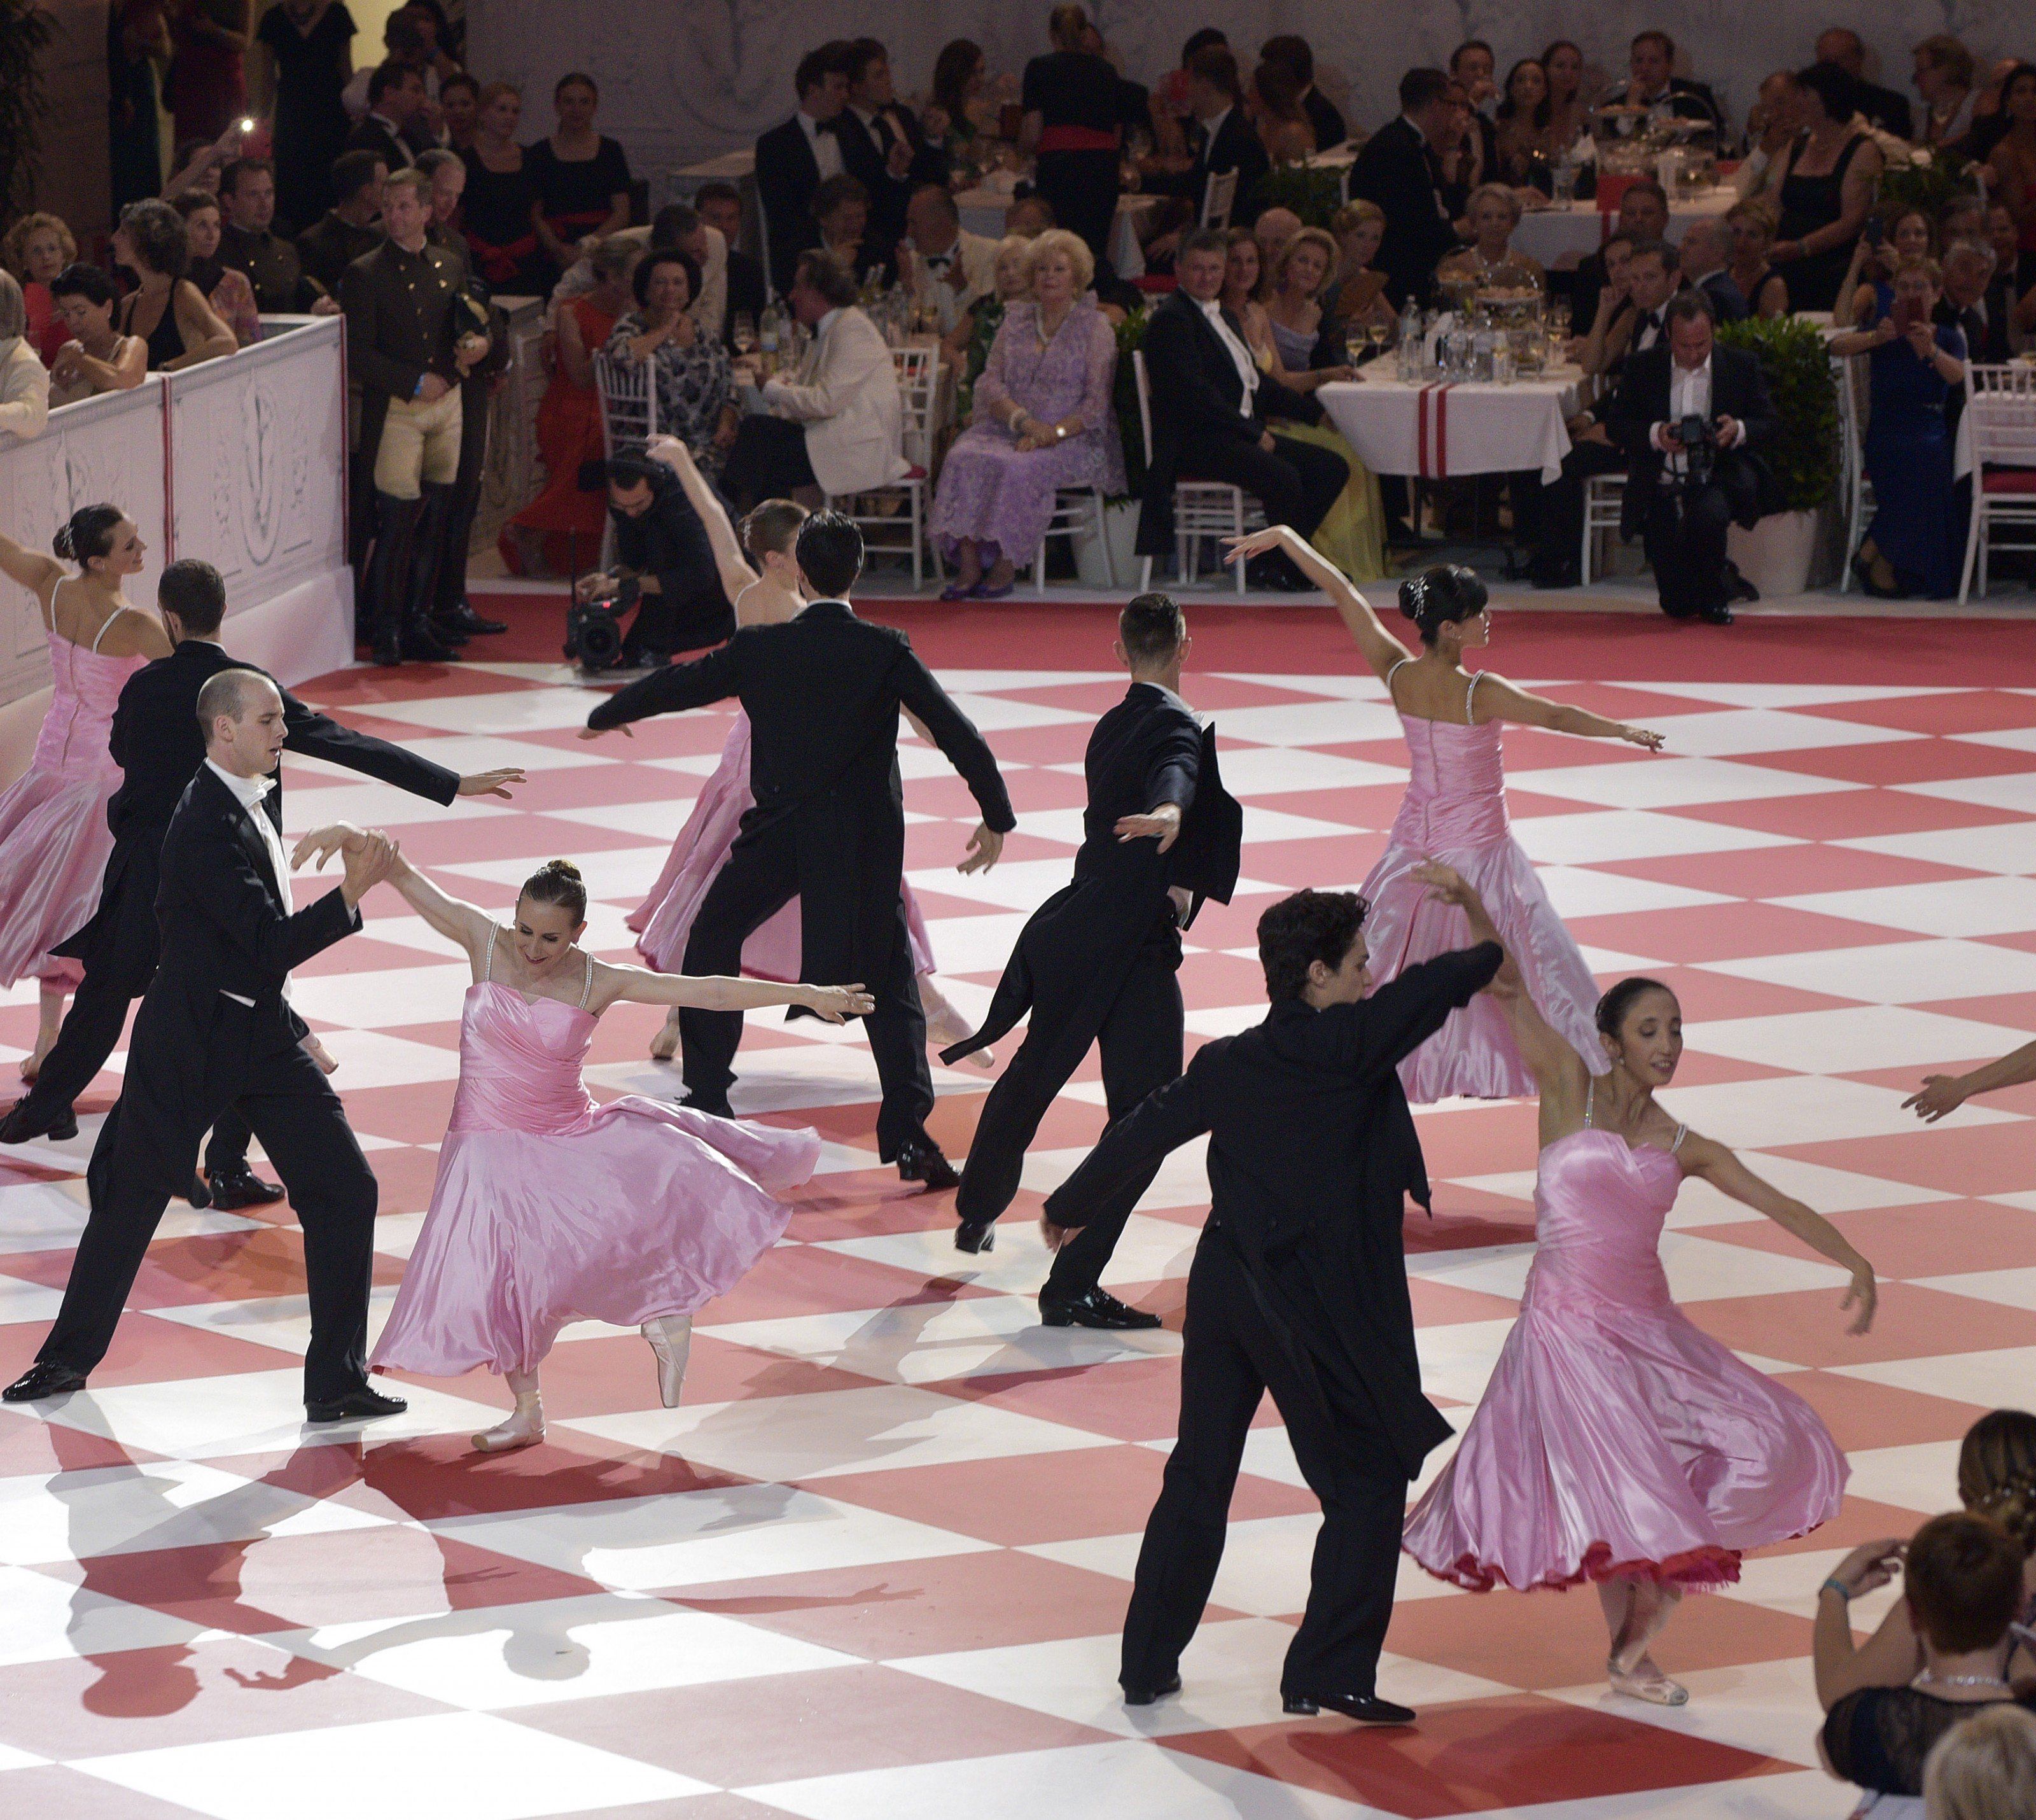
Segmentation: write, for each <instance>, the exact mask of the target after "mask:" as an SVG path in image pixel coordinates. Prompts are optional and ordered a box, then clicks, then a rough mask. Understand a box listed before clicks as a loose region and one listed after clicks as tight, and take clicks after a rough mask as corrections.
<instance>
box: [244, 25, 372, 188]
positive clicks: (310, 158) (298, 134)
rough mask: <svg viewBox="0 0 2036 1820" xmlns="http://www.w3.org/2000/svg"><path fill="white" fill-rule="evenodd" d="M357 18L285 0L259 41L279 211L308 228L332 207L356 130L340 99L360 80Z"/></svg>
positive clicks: (263, 27) (258, 34)
mask: <svg viewBox="0 0 2036 1820" xmlns="http://www.w3.org/2000/svg"><path fill="white" fill-rule="evenodd" d="M353 32H354V25H353V15H352V14H351V13H349V12H348V11H347V9H346V8H345V6H343V5H342V4H341V0H278V3H277V5H275V6H271V7H270V9H269V10H268V11H267V12H266V13H264V14H263V15H262V24H261V26H260V28H259V29H258V30H257V31H256V32H255V43H256V44H257V45H258V47H260V49H261V51H262V59H261V62H262V78H263V79H262V94H263V96H265V97H266V102H267V107H268V111H269V115H270V118H271V119H273V120H274V122H275V123H276V127H275V136H276V149H275V158H276V207H277V213H279V214H280V215H281V216H282V217H283V219H284V220H285V221H288V223H289V224H290V225H292V227H295V228H308V227H310V226H311V225H312V224H313V223H314V222H315V221H318V220H319V219H320V218H321V217H322V216H323V215H324V213H325V212H326V210H328V209H329V208H330V207H331V206H332V205H333V202H334V197H333V193H332V161H333V160H334V159H335V158H337V157H338V156H339V155H340V153H342V152H343V151H345V149H346V139H347V134H348V133H349V131H350V130H352V125H353V123H351V122H350V121H349V119H347V117H346V109H345V107H344V106H343V105H342V104H341V101H340V93H341V90H342V89H345V86H346V81H347V78H348V77H349V76H351V75H352V74H353Z"/></svg>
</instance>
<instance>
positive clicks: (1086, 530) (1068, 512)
mask: <svg viewBox="0 0 2036 1820" xmlns="http://www.w3.org/2000/svg"><path fill="white" fill-rule="evenodd" d="M1109 524H1110V521H1109V519H1107V518H1106V517H1105V516H1104V515H1103V489H1102V488H1101V487H1098V486H1064V487H1061V488H1058V489H1056V490H1055V492H1054V510H1053V515H1052V516H1050V518H1049V519H1047V520H1046V529H1045V530H1044V531H1041V532H1040V533H1039V550H1038V552H1037V553H1036V554H1035V555H1034V557H1033V558H1032V591H1033V592H1034V593H1035V594H1040V595H1043V594H1044V593H1045V592H1046V539H1047V538H1050V537H1064V538H1067V539H1068V541H1069V542H1070V543H1073V542H1079V541H1080V539H1081V538H1085V537H1093V538H1095V540H1096V542H1098V544H1099V545H1100V546H1101V547H1102V549H1103V581H1104V583H1105V584H1106V585H1107V587H1109V588H1110V591H1111V592H1113V593H1114V592H1115V591H1116V588H1117V561H1116V559H1115V558H1114V557H1112V556H1111V555H1110V534H1109Z"/></svg>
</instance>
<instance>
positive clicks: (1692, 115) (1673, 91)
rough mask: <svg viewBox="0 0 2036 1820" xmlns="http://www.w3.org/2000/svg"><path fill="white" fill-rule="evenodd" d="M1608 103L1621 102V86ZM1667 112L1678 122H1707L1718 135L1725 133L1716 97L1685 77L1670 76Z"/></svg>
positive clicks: (1622, 89)
mask: <svg viewBox="0 0 2036 1820" xmlns="http://www.w3.org/2000/svg"><path fill="white" fill-rule="evenodd" d="M1605 99H1606V100H1608V101H1612V102H1623V101H1624V100H1625V99H1626V89H1625V87H1624V85H1623V84H1622V85H1620V86H1619V88H1617V89H1614V90H1613V91H1612V93H1611V94H1610V95H1608V96H1606V97H1605ZM1666 99H1667V102H1668V111H1669V112H1670V113H1671V114H1672V115H1675V117H1676V119H1679V120H1708V121H1710V123H1711V124H1712V125H1713V126H1715V127H1717V130H1718V131H1719V132H1720V133H1723V132H1724V131H1725V110H1724V109H1723V108H1721V107H1720V106H1719V105H1718V103H1717V96H1715V95H1714V94H1713V93H1711V91H1710V85H1708V84H1706V83H1703V82H1699V81H1695V80H1693V79H1692V78H1691V77H1687V76H1671V77H1669V78H1668V93H1667V96H1666Z"/></svg>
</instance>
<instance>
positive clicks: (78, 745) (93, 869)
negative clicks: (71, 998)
mask: <svg viewBox="0 0 2036 1820" xmlns="http://www.w3.org/2000/svg"><path fill="white" fill-rule="evenodd" d="M49 640H50V674H51V681H52V687H51V694H50V705H49V709H48V712H47V713H45V714H44V715H43V730H42V731H41V733H40V734H38V735H37V736H36V753H35V756H34V757H32V758H31V759H30V760H29V761H28V769H27V770H26V771H25V772H22V774H21V776H20V777H19V778H18V779H17V780H16V782H15V784H14V785H13V788H11V789H10V790H9V791H7V793H6V795H4V796H0V986H11V985H13V984H14V982H15V981H16V980H20V979H22V978H24V977H25V976H28V974H31V973H32V974H35V975H36V976H38V977H40V978H41V979H43V980H47V981H48V982H50V983H51V984H55V985H62V986H64V987H74V986H75V985H76V984H77V983H78V981H79V980H81V978H83V977H84V970H83V969H81V968H80V967H79V965H78V964H77V962H76V961H66V960H62V959H59V958H58V957H57V956H55V955H54V954H52V953H50V950H51V948H53V947H54V946H55V945H56V944H57V943H58V942H61V941H62V940H63V939H64V938H66V936H69V935H76V934H77V931H79V930H81V929H82V928H83V927H85V924H86V923H89V922H90V921H91V920H92V912H94V911H95V910H96V909H97V908H99V887H100V882H101V880H102V879H103V878H104V874H105V871H106V858H107V855H108V854H109V853H111V851H113V836H112V835H111V833H110V832H108V830H107V826H106V799H107V798H108V797H109V796H111V795H112V794H113V792H114V791H115V788H116V787H118V786H119V782H120V767H119V765H115V763H114V762H113V755H112V753H111V752H109V751H108V750H107V738H108V737H109V735H110V733H111V728H112V725H113V710H114V708H115V706H117V705H118V704H119V700H120V691H121V689H122V687H123V685H125V683H126V681H127V678H129V677H130V676H132V675H133V674H134V672H135V671H136V670H139V669H140V668H141V666H142V665H143V664H144V663H146V662H147V661H148V659H145V658H142V657H107V656H105V655H102V654H101V653H100V652H98V651H89V650H87V649H86V648H85V647H84V646H83V645H81V644H72V643H71V641H70V640H69V639H67V638H66V637H64V636H62V634H61V633H59V632H55V631H52V632H51V633H50V634H49Z"/></svg>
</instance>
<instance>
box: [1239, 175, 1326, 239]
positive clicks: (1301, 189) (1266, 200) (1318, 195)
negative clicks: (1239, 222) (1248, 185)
mask: <svg viewBox="0 0 2036 1820" xmlns="http://www.w3.org/2000/svg"><path fill="white" fill-rule="evenodd" d="M1254 196H1255V198H1256V199H1257V203H1258V206H1259V207H1260V208H1261V209H1291V210H1293V211H1294V213H1295V214H1297V215H1299V217H1301V225H1302V226H1303V227H1304V228H1326V227H1327V226H1328V225H1329V223H1330V221H1332V220H1333V218H1334V217H1335V215H1336V212H1337V209H1338V208H1339V207H1340V206H1342V202H1343V191H1342V188H1341V186H1340V183H1339V182H1338V180H1337V173H1336V172H1333V171H1317V170H1311V169H1310V168H1309V167H1308V166H1307V165H1306V164H1282V165H1280V167H1279V168H1277V169H1276V170H1271V171H1268V172H1266V173H1265V176H1262V177H1261V178H1260V179H1258V187H1257V190H1256V191H1254Z"/></svg>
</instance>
